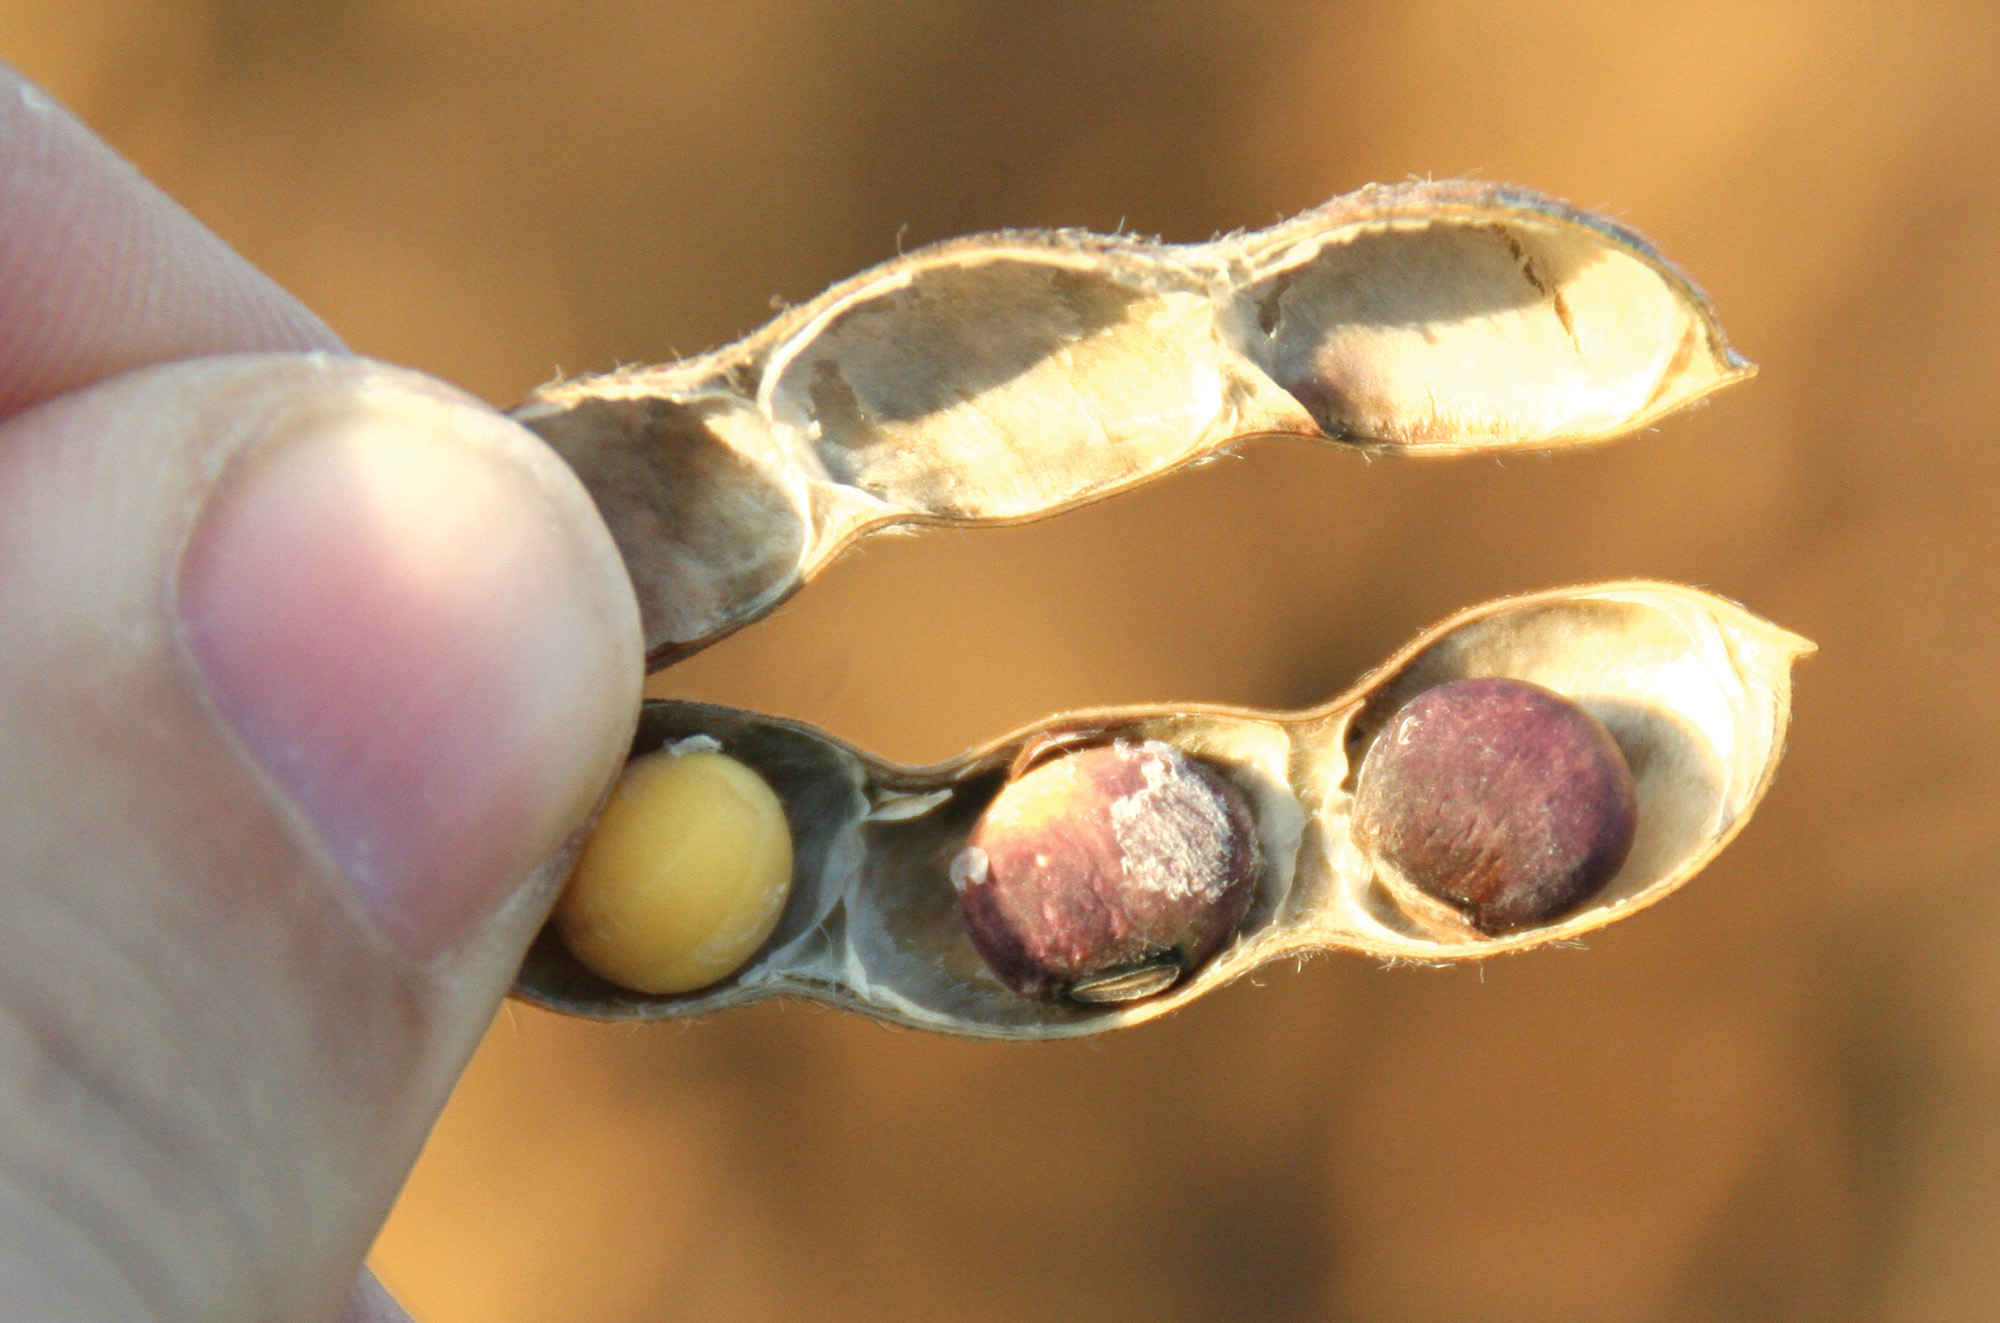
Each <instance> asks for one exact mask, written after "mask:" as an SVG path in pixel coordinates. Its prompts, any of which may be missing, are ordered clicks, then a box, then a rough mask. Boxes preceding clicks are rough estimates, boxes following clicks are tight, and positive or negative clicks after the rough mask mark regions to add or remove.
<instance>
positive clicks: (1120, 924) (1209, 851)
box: [951, 740, 1262, 1003]
mask: <svg viewBox="0 0 2000 1323" xmlns="http://www.w3.org/2000/svg"><path fill="white" fill-rule="evenodd" d="M1261 857H1262V856H1261V853H1260V851H1259V848H1258V844H1257V834H1256V830H1255V828H1254V826H1253V824H1252V821H1251V817H1250V809H1249V806H1248V805H1247V804H1246V803H1245V802H1244V799H1243V796H1242V794H1241V793H1240V792H1239V791H1238V790H1237V789H1236V788H1235V787H1234V786H1232V785H1230V784H1229V783H1228V782H1227V781H1225V780H1224V779H1223V778H1222V777H1221V776H1219V775H1217V774H1216V773H1215V772H1214V771H1211V770H1210V769H1209V768H1206V767H1204V766H1202V765H1201V764H1199V763H1195V762H1191V761H1190V760H1189V759H1188V758H1186V757H1185V756H1184V755H1183V754H1181V752H1180V751H1179V750H1177V749H1175V748H1173V747H1172V746H1170V745H1167V744H1163V743H1161V742H1159V741H1157V740H1148V741H1146V742H1145V743H1144V744H1133V743H1129V742H1126V741H1122V740H1121V741H1119V742H1117V743H1113V744H1105V745H1097V746H1095V747H1091V748H1086V749H1081V750H1078V751H1076V752H1073V753H1067V754H1064V755H1062V756H1061V757H1057V758H1053V759H1051V760H1049V761H1048V762H1045V763H1042V764H1040V765H1038V766H1036V767H1034V768H1032V769H1031V770H1029V771H1028V772H1027V773H1025V774H1024V775H1022V776H1021V777H1020V778H1019V779H1018V780H1015V781H1013V782H1010V783H1009V784H1008V785H1007V786H1006V787H1005V788H1004V789H1002V790H1001V792H1000V793H999V795H997V796H996V797H995V798H994V800H993V802H992V803H991V804H989V805H988V806H987V808H986V812H985V813H984V814H983V815H982V816H981V817H980V819H979V822H978V824H977V825H976V826H975V827H974V828H973V831H972V835H971V837H970V839H969V840H968V842H967V844H966V848H965V849H964V851H963V852H961V853H960V854H959V856H958V857H957V858H956V859H954V860H953V861H952V865H951V879H952V884H953V886H954V887H956V888H957V890H958V902H959V910H960V913H961V914H962V915H963V916H964V919H965V931H966V935H967V936H968V937H970V938H971V940H972V944H973V946H974V947H975V948H977V949H978V951H979V954H980V956H981V957H982V958H983V959H984V960H985V961H986V963H987V966H988V967H989V968H991V969H992V971H993V972H994V973H995V974H996V975H998V976H999V978H1000V980H1001V981H1002V982H1003V983H1005V984H1006V985H1007V986H1008V987H1010V988H1012V989H1013V990H1014V991H1015V992H1018V993H1021V994H1022V995H1024V996H1029V997H1066V998H1068V999H1069V1000H1072V1001H1079V1002H1086V1003H1102V1002H1121V1001H1132V1000H1135V999H1137V998H1140V997H1147V996H1151V995H1153V994H1155V993H1158V992H1163V991H1165V990H1166V989H1167V988H1169V987H1172V986H1173V985H1174V984H1175V983H1176V982H1178V981H1179V980H1180V978H1181V977H1182V975H1184V974H1185V973H1187V971H1189V970H1191V969H1194V968H1195V967H1196V966H1198V965H1200V964H1201V962H1202V961H1204V960H1206V959H1207V958H1208V957H1209V956H1211V955H1213V954H1214V953H1215V951H1216V950H1217V949H1218V948H1220V947H1221V945H1222V943H1223V942H1224V940H1226V939H1227V938H1228V936H1229V934H1230V932H1231V931H1232V930H1233V929H1234V928H1235V927H1236V924H1237V921H1238V920H1239V919H1241V918H1242V917H1243V911H1244V910H1245V909H1246V908H1247V907H1248V906H1249V904H1250V898H1251V896H1252V895H1253V894H1254V893H1255V891H1256V883H1257V873H1258V867H1259V864H1260V862H1261Z"/></svg>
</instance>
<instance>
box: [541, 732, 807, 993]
mask: <svg viewBox="0 0 2000 1323" xmlns="http://www.w3.org/2000/svg"><path fill="white" fill-rule="evenodd" d="M791 889H792V835H791V830H790V828H788V827H787V826H786V824H785V810H784V806H783V805H781V804H780V803H779V802H778V797H777V795H776V794H774V793H773V792H772V790H771V787H770V786H768V785H766V784H765V782H764V779H763V778H762V777H761V776H759V775H757V773H755V772H753V771H751V770H750V769H749V768H748V767H745V766H744V765H743V764H742V763H740V762H737V761H736V760H735V759H734V758H731V757H728V756H727V755H725V754H720V753H710V752H700V753H685V754H674V753H668V752H662V753H655V754H649V755H647V756H645V757H643V758H636V759H634V760H633V761H632V763H631V764H630V765H629V766H627V767H626V769H625V774H624V776H623V778H622V779H620V781H619V783H618V788H617V789H616V790H615V791H613V792H612V795H611V802H610V803H608V804H606V805H605V807H604V814H603V816H602V817H601V818H599V819H598V823H597V830H596V831H595V832H593V833H592V834H591V837H590V840H589V842H588V843H586V844H585V846H584V848H583V855H582V857H581V858H580V859H578V860H577V865H576V872H575V873H573V874H572V875H571V876H570V882H569V887H568V889H567V890H565V891H564V892H563V895H562V899H561V900H560V901H558V902H557V903H556V913H555V921H556V927H557V929H558V930H559V931H560V932H561V933H562V937H563V941H564V942H565V943H566V944H567V945H568V946H569V949H570V950H571V951H572V952H573V953H574V954H575V955H576V957H577V959H579V960H581V961H582V962H583V963H584V964H585V965H587V966H589V968H590V969H591V971H592V972H594V973H596V974H598V975H600V976H602V977H604V978H606V979H609V980H610V981H611V982H613V983H616V984H618V985H619V986H620V987H626V988H631V989H633V990H634V991H638V992H691V991H693V990H694V989H696V988H701V987H706V986H708V985H709V984H710V983H713V982H715V981H716V980H717V979H720V978H724V977H726V976H728V975H729V974H731V973H733V972H735V970H736V968H737V967H738V966H739V965H741V964H742V963H743V962H744V961H745V960H748V959H749V958H750V956H751V954H752V953H753V952H755V951H756V950H757V948H758V947H760V946H762V945H763V944H764V939H765V938H767V937H769V936H770V935H771V930H772V929H773V928H775V927H776V926H777V923H778V916H779V915H780V914H782V913H783V912H784V908H785V898H786V896H788V895H789V894H790V892H791Z"/></svg>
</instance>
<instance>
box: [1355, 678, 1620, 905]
mask: <svg viewBox="0 0 2000 1323" xmlns="http://www.w3.org/2000/svg"><path fill="white" fill-rule="evenodd" d="M1637 824H1638V800H1637V798H1636V796H1635V794H1634V791H1633V785H1632V773H1631V770H1630V769H1629V768H1628V767H1627V766H1626V763H1625V757H1624V755H1623V754H1622V753H1620V752H1619V749H1618V745H1617V743H1616V741H1614V740H1613V739H1612V738H1611V735H1610V733H1609V732H1608V731H1606V730H1605V729H1604V727H1603V726H1602V725H1600V724H1599V723H1598V721H1597V719H1596V718H1594V717H1592V716H1591V715H1590V714H1589V713H1588V712H1586V711H1584V710H1583V708H1581V707H1580V706H1578V705H1577V704H1576V703H1574V702H1572V701H1571V700H1570V699H1568V698H1565V697H1563V696H1562V695H1561V694H1558V693H1554V692H1552V691H1550V690H1548V689H1544V688H1542V687H1541V686H1540V685H1535V684H1530V683H1528V682H1526V681H1523V680H1510V679H1498V678H1489V679H1475V680H1458V681H1455V682H1453V683H1450V684H1443V685H1439V686H1437V687H1436V688H1434V689H1428V690H1425V691H1424V692H1423V693H1421V694H1419V695H1418V696H1417V697H1415V698H1413V699H1411V700H1410V701H1409V702H1408V703H1406V704H1404V705H1403V706H1402V708H1400V709H1399V710H1398V711H1397V712H1396V714H1395V715H1394V716H1393V717H1391V718H1390V719H1389V722H1388V724H1387V725H1385V726H1384V727H1383V728H1382V730H1381V731H1380V732H1379V733H1378V734H1377V735H1376V737H1375V741H1374V743H1373V744H1372V745H1370V746H1369V749H1368V754H1367V756H1366V757H1365V758H1364V759H1363V760H1362V764H1361V772H1360V776H1359V778H1358V781H1357V785H1356V788H1355V794H1354V833H1355V838H1356V839H1357V840H1358V841H1359V842H1360V844H1361V846H1362V848H1363V849H1365V850H1367V851H1368V852H1369V854H1370V855H1371V856H1372V857H1373V859H1374V861H1375V864H1376V867H1377V870H1378V872H1380V873H1382V874H1384V875H1386V876H1387V877H1388V878H1389V879H1391V881H1392V882H1400V883H1403V884H1407V885H1408V886H1411V887H1414V888H1416V889H1417V890H1418V891H1420V892H1422V893H1424V894H1425V895H1427V896H1430V897H1433V898H1435V899H1437V900H1440V901H1443V902H1445V903H1446V904H1447V905H1449V906H1451V907H1452V908H1454V909H1455V910H1457V911H1459V912H1460V913H1462V914H1463V915H1464V916H1465V917H1466V918H1467V919H1468V920H1470V922H1471V924H1472V926H1473V927H1475V928H1477V929H1478V930H1480V931H1481V932H1484V933H1488V934H1494V933H1502V932H1507V931H1510V930H1512V929H1517V928H1524V927H1529V926H1531V925H1534V924H1539V923H1546V922H1548V921H1549V920H1551V919H1554V918H1556V917H1558V916H1560V915H1562V914H1565V913H1567V912H1569V911H1570V910H1572V909H1574V908H1576V907H1577V906H1578V905H1581V904H1582V903H1583V902H1584V901H1586V900H1588V899H1590V898H1591V897H1592V896H1594V895H1596V894H1597V893H1598V892H1599V891H1601V890H1602V889H1603V888H1604V885H1605V884H1606V883H1607V882H1609V881H1610V880H1611V879H1612V877H1613V876H1614V875H1615V874H1616V873H1617V872H1618V869H1619V868H1620V867H1621V866H1622V865H1623V864H1624V862H1625V857H1626V855H1627V854H1628V853H1630V851H1631V848H1632V838H1633V834H1634V832H1635V830H1636V828H1637Z"/></svg>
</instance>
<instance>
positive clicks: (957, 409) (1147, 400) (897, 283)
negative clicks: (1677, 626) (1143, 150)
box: [514, 182, 1752, 665]
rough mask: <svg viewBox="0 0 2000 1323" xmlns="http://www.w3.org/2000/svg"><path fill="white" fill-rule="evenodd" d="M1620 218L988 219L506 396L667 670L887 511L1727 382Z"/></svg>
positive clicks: (1598, 435) (1493, 422)
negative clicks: (732, 323) (634, 600)
mask: <svg viewBox="0 0 2000 1323" xmlns="http://www.w3.org/2000/svg"><path fill="white" fill-rule="evenodd" d="M1751 370H1752V369H1751V367H1750V365H1749V364H1748V363H1746V362H1744V361H1743V360H1742V359H1740V358H1738V357H1737V356H1736V355H1735V354H1733V353H1731V352H1730V350H1729V348H1728V346H1727V344H1726V342H1725V341H1724V339H1723V335H1722V331H1721V328H1720V327H1719V326H1718V325H1717V324H1716V321H1715V318H1714V316H1713V314H1712V313H1711V311H1710V309H1709V306H1708V302H1707V300H1706V299H1705V298H1703V296H1702V294H1701V292H1700V291H1699V290H1697V289H1696V288H1695V287H1694V286H1693V284H1691V283H1690V282H1689V281H1688V279H1687V278H1686V277H1685V276H1684V275H1682V274H1681V272H1680V271H1679V270H1678V269H1677V268H1675V267H1674V266H1673V265H1672V264H1671V263H1669V262H1668V261H1667V260H1666V259H1665V258H1663V257H1661V256H1660V255H1659V253H1657V252H1656V251H1654V249H1653V248H1652V247H1651V246H1650V245H1649V244H1647V243H1646V242H1645V241H1644V240H1643V239H1641V238H1640V237H1639V236H1638V235H1636V234H1634V233H1633V232H1631V231H1630V230H1627V229H1625V228H1623V227H1622V226H1619V225H1617V224H1615V223H1613V222H1611V221H1608V220H1606V219H1604V218H1602V217H1598V216H1593V215H1591V214H1589V213H1587V212H1582V211H1578V210H1576V209H1575V208H1572V207H1570V206H1568V205H1566V204H1564V203H1561V202H1557V201H1555V200H1553V199H1551V198H1547V197H1544V196H1542V195H1540V194H1537V193H1532V192H1529V191H1527V190H1523V189H1516V188H1510V187H1506V186H1501V185H1491V184H1472V183H1465V182H1445V183H1428V182H1426V183H1413V184H1404V185H1397V186H1393V187H1370V188H1365V189H1362V190H1361V191H1359V192H1357V193H1352V194H1349V195H1347V196H1345V197H1341V198H1337V199H1335V200H1334V201H1332V202H1329V203H1327V204H1326V205H1324V206H1322V207H1319V208H1317V209H1315V210H1313V211H1310V212H1307V213H1305V214H1304V215H1302V216H1299V217H1297V218H1295V219H1293V220H1290V221H1286V222H1284V223H1282V224H1280V225H1277V226H1273V227H1272V228H1270V229H1267V230H1259V231H1255V232H1251V233H1245V234H1237V235H1231V236H1228V237H1225V238H1222V239H1218V240H1215V241H1213V242H1211V243H1203V244H1161V243H1157V242H1152V241H1148V240H1145V239H1140V238H1137V237H1133V236H1125V235H1119V236H1105V235H1096V234H1089V233H1085V232H1082V231H1075V230H1057V231H1005V232H1000V233H996V234H987V235H978V236H974V237H971V238H966V239H958V240H954V241H951V242H948V243H944V244H939V245H937V246H935V247H931V248H926V249H922V250H919V251H917V252H913V253H909V254H906V255H904V256H902V257H898V258H896V259H895V260H893V261H890V262H887V263H884V264H883V265H881V266H879V267H876V268H875V269H873V270H871V271H868V272H865V273H863V274H862V275H859V276H856V277H854V278H853V279H851V280H848V281H846V282H844V283H842V284H839V285H836V286H835V287H834V288H832V289H830V290H828V291H827V292H826V293H824V294H822V295H821V296H819V297H818V298H816V299H814V300H812V301H811V302H810V303H807V304H804V305H802V306H800V307H797V308H794V309H792V310H790V311H789V312H787V313H785V314H784V315H783V316H781V317H779V318H778V319H777V320H775V321H773V322H772V323H771V324H769V325H768V326H766V327H764V328H763V329H762V330H760V331H758V332H756V333H755V334H753V335H751V336H749V337H748V338H746V339H744V340H742V341H740V342H738V343H737V344H734V345H730V346H728V347H726V348H723V349H720V350H717V351H715V352H713V353H710V354H707V355H704V356H702V357H699V358H694V359H690V360H687V361H684V362H681V363H677V364H672V365H669V366H665V367H657V368H646V369H638V370H631V371H624V372H617V373H613V374H610V375H608V376H601V377H596V378H589V379H584V380H578V381H572V382H564V383H558V384H556V385H552V386H549V387H545V388H544V389H542V390H540V391H537V392H536V393H535V394H534V395H533V396H531V397H530V398H529V399H528V400H526V401H525V402H523V403H522V404H521V405H520V406H519V408H517V409H516V410H515V414H514V416H515V417H516V418H518V419H519V420H520V421H521V422H522V423H524V424H526V425H527V426H528V427H530V428H532V429H534V430H535V431H536V432H538V433H539V434H540V435H541V436H543V437H544V438H545V439H546V440H548V442H549V443H550V444H551V445H553V446H554V447H555V449H556V450H557V451H558V452H560V453H561V454H562V456H563V457H564V458H565V459H566V460H567V461H568V462H569V463H570V465H571V466H572V467H573V468H575V469H576V471H577V472H578V474H579V475H581V477H582V478H583V481H584V483H585V485H586V486H587V487H588V488H589V489H590V491H591V494H592V495H593V496H594V497H595V498H596V500H597V503H598V506H599V508H600V509H601V510H602V511H603V513H604V516H605V519H606V521H607V523H608V524H609V525H610V528H611V531H612V534H613V536H614V537H615V538H616V539H617V541H618V545H619V547H620V549H621V550H622V551H623V553H624V555H625V558H626V561H627V563H628V565H629V566H630V568H631V571H632V578H633V582H634V584H635V586H636V587H637V589H638V594H639V602H640V607H641V611H642V613H643V615H644V621H645V630H646V641H647V649H648V653H649V656H650V658H651V660H652V661H653V663H654V664H655V665H665V664H667V663H669V662H671V661H673V660H675V659H676V658H678V657H681V656H685V655H687V654H688V653H690V652H693V651H695V650H697V649H699V648H701V647H702V646H704V645H706V644H708V643H711V642H713V641H715V640H716V639H718V638H720V637H722V636H723V635H725V634H728V633H730V632H731V631H733V630H736V629H739V628H741V627H742V626H744V625H746V624H748V623H750V622H751V621H753V620H755V619H757V618H758V617H759V616H761V615H763V614H764V613H766V612H768V611H769V610H771V609H772V608H773V607H774V606H776V605H777V604H778V603H779V602H781V601H782V600H784V598H785V597H786V596H787V595H789V594H790V593H791V592H793V591H795V590H796V589H797V588H799V587H800V586H801V585H803V584H804V583H805V582H806V581H807V580H809V579H810V578H812V576H813V575H814V574H816V573H817V572H818V571H819V570H820V569H821V568H822V567H823V566H824V565H825V564H826V563H827V562H828V561H830V560H831V559H832V558H833V557H834V556H835V555H836V554H837V553H838V552H839V551H840V550H841V549H842V548H843V547H844V546H846V545H847V544H848V543H850V542H852V541H853V540H854V539H856V538H858V537H860V536H861V535H863V534H865V533H867V532H869V531H870V530H873V529H876V528H880V527H883V526H885V525H891V524H908V523H951V524H996V523H1010V522H1018V521H1022V520H1028V519H1036V518H1040V517H1043V516H1046V515H1051V514H1055V513H1058V512H1060V511H1062V510H1065V509H1068V508H1071V507H1074V506H1076V505H1079V504H1082V503H1084V502H1088V501H1091V500H1095V499H1098V498H1100V497H1103V496H1105V495H1108V494H1109V493H1111V492H1114V491H1118V490H1120V489H1123V488H1127V487H1131V486H1134V485H1136V484H1138V483H1141V482H1145V481H1146V480H1148V479H1150V478H1153V477H1156V476H1158V475H1160V474H1162V473H1166V472H1168V471H1170V470H1172V469H1175V468H1178V467H1180V466H1182V465H1186V464H1189V463H1193V462H1195V461H1197V460H1200V459H1201V458H1203V457H1204V456H1207V455H1210V454H1212V453H1213V452H1215V451H1216V450H1218V449H1220V448H1222V447H1225V446H1228V445H1231V444H1233V443H1235V442H1238V441H1242V440H1245V439H1248V438H1251V437H1255V436H1260V435H1272V434H1278V435H1294V436H1308V437H1322V438H1326V439H1330V440H1336V441H1343V442H1349V443H1353V444H1357V445H1362V446H1368V447H1373V448H1380V449H1393V450H1407V451H1411V452H1415V453H1426V454H1462V453H1476V452H1481V451H1492V450H1504V449H1511V448H1520V447H1534V448H1550V447H1555V446H1564V445H1571V444H1577V443H1582V442H1590V441H1598V440H1602V439H1605V438H1608V437H1612V436H1616V435H1618V434H1620V433H1623V432H1628V431H1631V430H1633V429H1635V428H1638V427H1641V426H1644V425H1645V424H1647V423H1649V422H1652V421H1653V420H1654V419H1656V418H1659V417H1660V416H1662V415H1664V414H1666V413H1668V412H1671V411H1672V410H1674V409H1678V408H1680V407H1682V406H1684V405H1686V404H1689V403H1691V402H1693V401H1694V400H1697V399H1700V398H1701V397H1702V396H1704V395H1706V394H1708V393H1709V392H1710V391H1713V390H1715V389H1716V388H1717V387H1720V386H1723V385H1726V384H1728V383H1729V382H1731V381H1735V380H1738V379H1740V378H1742V377H1744V376H1747V375H1749V373H1750V372H1751Z"/></svg>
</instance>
